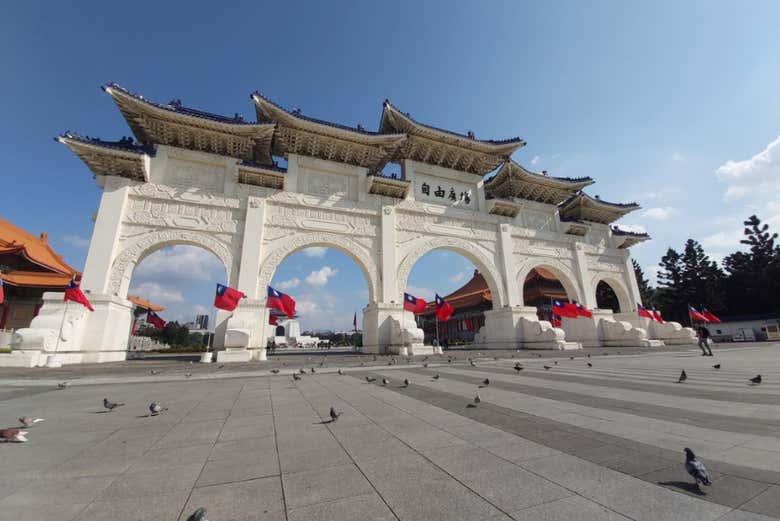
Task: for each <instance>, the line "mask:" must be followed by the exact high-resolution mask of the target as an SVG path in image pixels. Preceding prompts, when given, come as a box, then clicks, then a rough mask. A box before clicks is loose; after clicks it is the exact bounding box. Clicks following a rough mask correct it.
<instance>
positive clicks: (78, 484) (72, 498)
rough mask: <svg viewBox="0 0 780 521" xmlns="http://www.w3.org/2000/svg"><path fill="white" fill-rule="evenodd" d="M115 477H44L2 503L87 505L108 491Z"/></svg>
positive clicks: (0, 503) (2, 504) (1, 504)
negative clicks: (104, 491)
mask: <svg viewBox="0 0 780 521" xmlns="http://www.w3.org/2000/svg"><path fill="white" fill-rule="evenodd" d="M113 479H114V477H112V476H92V477H82V478H64V477H62V476H57V477H44V478H41V479H37V480H35V481H33V482H31V483H28V484H27V485H25V486H24V487H22V488H20V489H19V490H17V491H16V492H14V493H13V494H11V495H9V496H8V497H6V498H4V499H3V500H2V501H0V510H2V507H3V506H9V507H10V506H13V505H25V504H27V505H32V504H86V503H89V502H90V501H92V500H93V499H95V498H96V497H97V496H98V495H99V494H100V493H101V492H102V491H103V490H104V489H106V488H107V487H108V486H109V485H110V484H111V482H112V481H113Z"/></svg>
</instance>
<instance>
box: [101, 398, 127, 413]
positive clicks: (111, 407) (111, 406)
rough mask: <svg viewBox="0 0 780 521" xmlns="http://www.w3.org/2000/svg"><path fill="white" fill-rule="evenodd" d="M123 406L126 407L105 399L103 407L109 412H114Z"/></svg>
mask: <svg viewBox="0 0 780 521" xmlns="http://www.w3.org/2000/svg"><path fill="white" fill-rule="evenodd" d="M123 405H124V404H123V403H116V402H112V401H111V400H109V399H108V398H103V407H105V408H106V409H108V410H109V411H113V410H114V409H116V408H117V407H122V406H123Z"/></svg>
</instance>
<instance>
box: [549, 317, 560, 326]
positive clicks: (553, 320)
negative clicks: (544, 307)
mask: <svg viewBox="0 0 780 521" xmlns="http://www.w3.org/2000/svg"><path fill="white" fill-rule="evenodd" d="M550 324H552V326H553V327H561V319H560V317H558V316H557V315H553V316H552V318H550Z"/></svg>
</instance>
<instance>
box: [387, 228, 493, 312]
mask: <svg viewBox="0 0 780 521" xmlns="http://www.w3.org/2000/svg"><path fill="white" fill-rule="evenodd" d="M433 250H449V251H452V252H455V253H459V254H460V255H463V256H464V257H466V258H467V259H468V260H469V261H471V262H472V263H473V264H474V266H476V267H477V269H478V270H479V272H480V273H482V275H483V276H484V277H485V282H487V285H488V288H490V294H491V295H492V296H493V309H498V308H501V307H503V306H504V304H505V303H506V295H505V294H504V284H503V283H502V282H503V280H502V278H501V274H500V273H499V272H498V270H497V269H496V267H495V263H494V261H493V260H492V259H491V258H490V257H489V256H488V254H487V253H486V252H485V251H484V250H483V249H482V248H480V247H478V246H476V245H474V243H472V242H469V241H466V240H465V239H457V238H453V237H436V238H433V239H419V240H417V241H416V242H415V243H414V245H413V246H412V248H411V249H410V250H409V252H408V253H407V254H406V256H405V257H404V258H403V260H401V263H400V264H399V266H398V272H397V280H398V288H397V291H398V294H397V295H396V299H397V300H396V302H402V301H403V299H402V294H403V292H404V291H405V288H406V286H407V283H408V281H409V274H410V273H411V271H412V267H413V266H414V264H415V263H416V262H417V261H418V260H419V259H420V257H422V256H423V255H425V254H426V253H428V252H430V251H433Z"/></svg>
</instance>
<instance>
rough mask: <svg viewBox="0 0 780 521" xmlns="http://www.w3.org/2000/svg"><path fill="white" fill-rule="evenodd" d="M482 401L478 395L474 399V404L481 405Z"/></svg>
mask: <svg viewBox="0 0 780 521" xmlns="http://www.w3.org/2000/svg"><path fill="white" fill-rule="evenodd" d="M481 401H482V398H480V397H479V395H476V396H475V397H474V403H480V402H481Z"/></svg>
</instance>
